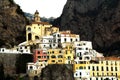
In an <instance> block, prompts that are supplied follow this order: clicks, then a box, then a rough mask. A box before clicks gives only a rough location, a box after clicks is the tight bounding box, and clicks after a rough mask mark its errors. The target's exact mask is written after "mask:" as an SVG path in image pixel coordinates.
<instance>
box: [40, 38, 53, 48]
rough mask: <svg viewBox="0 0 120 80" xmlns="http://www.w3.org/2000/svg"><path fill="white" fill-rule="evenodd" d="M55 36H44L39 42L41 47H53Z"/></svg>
mask: <svg viewBox="0 0 120 80" xmlns="http://www.w3.org/2000/svg"><path fill="white" fill-rule="evenodd" d="M52 43H53V36H43V37H42V38H41V41H40V43H39V48H41V49H50V48H52Z"/></svg>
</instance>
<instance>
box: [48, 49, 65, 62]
mask: <svg viewBox="0 0 120 80" xmlns="http://www.w3.org/2000/svg"><path fill="white" fill-rule="evenodd" d="M63 53H64V51H63V50H62V49H49V50H48V53H47V54H48V56H49V59H48V64H64V59H63V58H64V57H63Z"/></svg>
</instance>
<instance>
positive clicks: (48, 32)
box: [45, 26, 59, 35]
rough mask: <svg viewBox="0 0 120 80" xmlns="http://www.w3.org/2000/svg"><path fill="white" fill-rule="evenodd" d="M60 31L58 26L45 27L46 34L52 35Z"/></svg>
mask: <svg viewBox="0 0 120 80" xmlns="http://www.w3.org/2000/svg"><path fill="white" fill-rule="evenodd" d="M56 32H59V28H57V27H53V26H52V27H49V28H45V35H51V34H52V33H56Z"/></svg>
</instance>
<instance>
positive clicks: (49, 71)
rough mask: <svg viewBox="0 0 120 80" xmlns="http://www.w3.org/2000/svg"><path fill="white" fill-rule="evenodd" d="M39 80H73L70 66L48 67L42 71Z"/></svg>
mask: <svg viewBox="0 0 120 80" xmlns="http://www.w3.org/2000/svg"><path fill="white" fill-rule="evenodd" d="M40 77H41V80H74V77H73V66H72V65H58V64H54V65H48V66H47V67H45V68H44V69H43V70H42V73H41V76H40Z"/></svg>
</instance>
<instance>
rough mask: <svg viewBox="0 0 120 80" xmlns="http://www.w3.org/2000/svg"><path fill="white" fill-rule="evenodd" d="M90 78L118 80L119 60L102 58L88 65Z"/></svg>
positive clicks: (119, 78)
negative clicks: (112, 77) (109, 77)
mask: <svg viewBox="0 0 120 80" xmlns="http://www.w3.org/2000/svg"><path fill="white" fill-rule="evenodd" d="M88 67H89V69H90V76H91V77H93V76H94V77H99V76H115V77H117V78H118V80H120V59H118V58H114V57H113V58H108V57H107V58H102V59H101V60H99V61H97V62H96V61H95V62H94V63H93V64H89V66H88Z"/></svg>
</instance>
